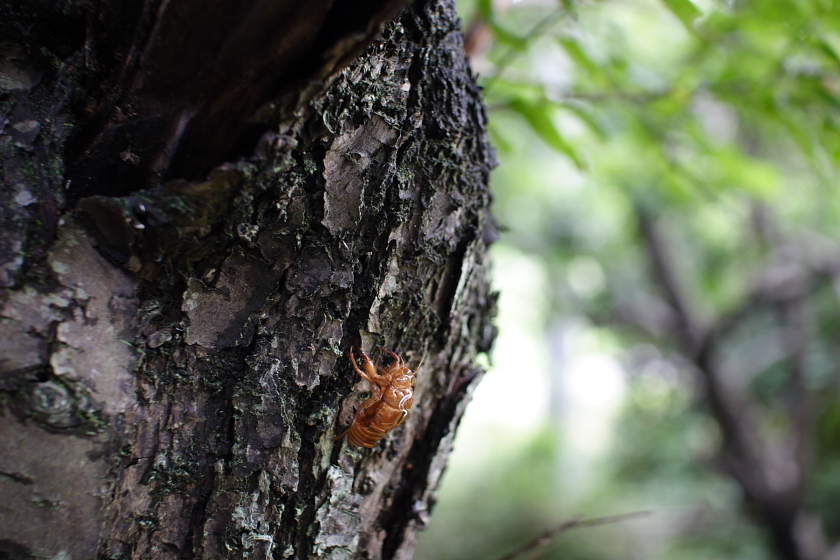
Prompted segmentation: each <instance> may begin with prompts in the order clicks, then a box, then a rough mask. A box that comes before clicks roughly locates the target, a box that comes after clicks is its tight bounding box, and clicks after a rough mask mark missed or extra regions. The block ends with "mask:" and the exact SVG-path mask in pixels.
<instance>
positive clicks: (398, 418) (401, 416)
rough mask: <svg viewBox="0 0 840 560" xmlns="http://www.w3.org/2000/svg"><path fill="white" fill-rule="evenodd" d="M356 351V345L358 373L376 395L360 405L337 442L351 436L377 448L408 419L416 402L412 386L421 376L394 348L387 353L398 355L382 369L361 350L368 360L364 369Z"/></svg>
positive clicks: (352, 440)
mask: <svg viewBox="0 0 840 560" xmlns="http://www.w3.org/2000/svg"><path fill="white" fill-rule="evenodd" d="M382 350H385V348H383V349H382ZM355 351H356V349H355V348H353V347H351V348H350V361H351V362H353V368H355V370H356V373H358V374H359V375H361V376H362V378H363V379H365V380H366V381H367V382H368V383H370V386H371V388H372V389H373V396H372V397H370V398H369V399H367V400H366V401H365V402H363V403H362V404H361V406H359V410H357V411H356V416H355V417H354V418H353V423H352V424H350V427H349V428H347V429H346V430H344V431H343V432H342V433H341V434H339V435H337V436H336V437H335V438H334V441H335V440H339V439H341V438H343V437H344V436H345V435H347V441H349V442H350V444H351V445H358V446H362V447H373V446H374V445H376V442H377V441H379V440H380V439H382V437H383V436H384V435H385V434H387V433H388V432H390V431H391V430H393V429H394V428H396V427H397V426H399V425H400V424H402V423H403V422H405V418H406V416H408V410H409V409H410V408H411V405H412V403H413V402H414V391H413V389H412V387H414V386H415V385H416V384H417V379H416V378H415V377H414V372H412V371H411V370H410V369H408V366H407V365H405V362H403V360H402V358H400V357H399V356H398V355H397V354H395V353H394V352H391V351H390V350H385V352H388V354H390V355H391V357H392V358H394V363H392V364H391V365H389V366H387V367H385V368H381V367H377V366H374V365H373V362H372V361H371V360H370V358H368V355H367V354H365V353H364V351H363V350H361V349H359V354H361V355H362V357H363V358H364V359H365V363H364V367H365V369H364V371H362V370H361V369H360V368H359V365H358V364H357V363H356V357H355V355H354V354H355Z"/></svg>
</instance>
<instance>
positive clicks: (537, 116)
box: [508, 99, 586, 169]
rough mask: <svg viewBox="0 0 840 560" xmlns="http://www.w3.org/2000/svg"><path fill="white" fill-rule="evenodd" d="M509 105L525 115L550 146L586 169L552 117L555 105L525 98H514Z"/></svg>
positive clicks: (532, 127)
mask: <svg viewBox="0 0 840 560" xmlns="http://www.w3.org/2000/svg"><path fill="white" fill-rule="evenodd" d="M508 107H510V109H511V110H512V111H515V112H517V113H519V114H520V115H522V116H523V117H525V120H527V121H528V124H529V125H531V129H532V130H533V131H534V132H536V133H537V135H538V136H539V137H540V138H541V139H542V140H543V142H545V143H546V144H548V145H549V147H551V148H552V149H554V150H556V151H557V152H559V153H561V154H563V155H565V156H568V157H569V159H571V160H572V161H573V162H574V164H575V165H576V166H577V168H578V169H584V168H585V167H586V165H585V163H584V161H583V159H582V158H581V157H580V155H579V154H578V153H577V152H576V151H575V149H574V148H573V147H572V146H571V144H569V143H568V142H566V140H565V139H564V138H563V136H561V135H560V133H559V132H558V131H557V128H556V127H555V126H554V120H553V118H552V117H553V116H554V110H555V107H554V106H553V105H552V104H551V103H549V102H548V101H540V102H537V103H532V102H529V101H526V100H524V99H514V100H512V101H511V102H510V103H509V104H508Z"/></svg>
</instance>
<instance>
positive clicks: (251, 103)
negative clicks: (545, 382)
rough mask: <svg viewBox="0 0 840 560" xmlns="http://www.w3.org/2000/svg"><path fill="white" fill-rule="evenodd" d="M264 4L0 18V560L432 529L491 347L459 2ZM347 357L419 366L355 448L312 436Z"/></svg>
mask: <svg viewBox="0 0 840 560" xmlns="http://www.w3.org/2000/svg"><path fill="white" fill-rule="evenodd" d="M268 4H269V3H259V2H258V3H254V4H253V5H250V6H249V7H247V8H243V10H244V11H243V12H237V11H235V10H234V11H230V10H232V8H231V7H230V6H228V11H225V10H223V9H221V8H220V9H219V12H218V14H217V17H218V18H221V19H214V18H213V17H212V16H211V15H208V14H206V13H201V17H198V16H196V17H195V18H193V17H192V16H191V15H190V14H196V13H198V12H201V11H202V10H201V9H198V8H196V6H198V5H199V3H190V2H171V3H163V4H155V3H144V4H142V5H141V4H132V3H125V4H124V9H123V10H122V11H120V13H119V14H116V13H114V10H116V4H109V3H108V2H101V3H99V4H96V5H94V4H79V5H75V4H74V5H73V6H70V5H67V6H61V5H56V6H49V7H40V8H39V5H35V7H34V8H31V10H32V11H31V12H27V13H20V12H17V11H15V10H13V9H11V8H8V7H6V8H3V7H0V11H2V12H3V13H4V14H5V15H6V16H8V18H10V19H6V22H7V23H5V24H0V25H3V26H6V27H5V28H4V30H5V31H7V33H6V35H7V36H8V37H11V38H13V39H12V40H10V41H9V42H7V43H4V44H3V45H2V52H0V54H2V59H0V126H2V128H0V130H2V135H0V162H2V173H3V181H4V187H3V190H2V193H1V194H2V207H1V208H2V215H0V229H2V236H0V239H2V241H0V289H2V290H3V291H2V296H1V297H2V300H0V301H1V302H2V307H0V344H2V361H0V448H2V449H0V496H2V498H3V499H2V502H3V504H4V505H3V507H0V556H2V555H5V557H9V558H36V557H56V556H57V555H60V554H61V553H62V552H63V553H65V554H67V555H69V556H70V557H72V558H74V559H75V558H93V557H97V558H125V559H128V558H136V559H141V558H143V559H147V558H155V559H158V558H160V559H164V558H165V559H169V558H172V559H176V558H177V559H184V558H409V557H410V554H411V550H412V549H413V546H414V543H415V536H416V532H417V531H418V530H419V529H421V528H422V527H423V526H424V525H425V524H426V522H427V521H428V516H429V509H430V507H431V505H432V502H433V492H434V489H435V487H436V485H437V482H438V480H439V477H440V475H441V473H442V470H443V467H444V465H445V460H446V456H447V455H448V453H449V451H450V448H451V443H452V438H453V436H454V430H455V427H456V426H457V423H458V421H459V419H460V416H461V413H462V412H463V409H464V407H465V406H466V402H467V399H468V395H469V392H470V389H471V387H472V386H473V384H474V383H475V382H476V380H477V379H478V378H479V377H480V375H481V371H480V370H479V369H477V368H476V367H475V366H474V358H475V356H476V354H477V353H480V352H486V351H487V350H488V349H489V347H490V344H491V343H492V339H493V336H494V329H493V327H492V324H491V319H492V316H493V313H494V311H495V298H494V296H493V294H492V293H491V292H490V291H489V281H488V269H487V266H488V263H487V261H486V249H487V245H488V243H489V242H490V241H492V238H493V236H494V229H493V226H492V222H491V219H490V217H489V212H488V206H489V193H488V190H487V181H488V176H489V171H490V169H491V167H492V166H493V165H494V156H493V152H492V149H491V148H490V146H489V143H488V141H487V138H486V136H485V131H484V126H485V115H484V110H483V107H482V105H481V101H480V95H479V91H478V88H477V87H476V85H475V83H474V80H473V78H472V76H471V74H470V71H469V68H468V66H467V62H466V59H465V56H464V53H463V45H462V38H461V33H460V30H459V27H458V22H457V19H456V16H455V12H454V5H453V3H452V2H449V1H440V2H436V1H431V0H430V1H427V2H415V3H414V4H412V5H411V6H409V8H407V9H406V10H405V11H404V12H402V13H401V15H399V16H398V17H397V19H396V20H394V21H391V22H390V23H388V24H387V25H385V26H384V29H382V32H381V34H380V33H379V29H380V27H381V26H382V24H383V23H384V22H385V20H387V19H389V18H390V17H391V16H393V15H395V14H396V13H397V12H398V11H399V9H400V8H401V7H402V3H401V2H365V3H361V4H360V5H363V7H364V9H361V8H360V9H359V10H356V11H354V12H353V14H348V13H347V12H346V11H342V10H343V8H341V7H334V6H332V5H331V4H329V3H324V6H323V7H322V8H323V9H322V11H321V12H318V13H314V12H312V13H310V12H307V10H314V11H315V12H317V6H318V3H317V2H313V3H307V4H306V5H307V6H308V7H307V8H303V7H302V6H303V4H300V6H301V7H297V3H288V2H287V3H283V2H276V3H274V4H272V5H271V6H270V7H269V6H268ZM120 5H121V6H123V4H120ZM38 9H42V10H45V11H44V12H43V13H41V12H38ZM170 10H173V12H171V13H169V11H170ZM196 10H198V12H197V11H196ZM266 10H267V11H268V12H270V14H273V15H270V14H269V15H266V13H267V12H266ZM282 10H287V11H286V12H282ZM278 11H279V12H278ZM280 12H282V13H283V14H285V15H282V17H281V15H278V14H279V13H280ZM303 12H306V13H303ZM293 13H294V16H293V15H292V14H293ZM45 14H46V15H45ZM59 15H60V17H62V18H65V20H64V21H67V22H70V23H73V22H75V23H78V24H80V25H83V26H84V27H85V29H86V30H87V34H80V33H71V32H63V33H64V34H58V35H56V34H53V33H50V32H49V31H50V30H51V29H53V27H54V26H53V25H51V24H49V21H50V18H56V17H59ZM47 16H49V17H47ZM109 18H112V19H110V20H109ZM132 18H133V19H132ZM208 18H209V19H212V20H213V21H215V22H216V26H215V27H213V26H210V27H206V26H207V25H208V23H207V19H208ZM249 18H250V19H249ZM271 18H279V19H277V21H279V22H282V25H280V26H279V27H280V29H279V31H278V33H279V35H277V34H273V33H271V32H270V30H268V29H267V28H266V25H265V22H266V21H273V20H272V19H271ZM284 18H285V19H284ZM295 18H301V19H295ZM223 20H227V23H228V26H227V27H225V26H224V25H223V23H224V21H223ZM316 20H317V21H316ZM249 21H250V22H251V24H249V23H248V22H249ZM292 21H296V22H297V23H296V24H295V25H297V27H295V30H297V31H300V32H301V33H303V30H305V29H308V27H307V25H309V26H311V29H310V30H309V31H307V32H306V33H304V35H305V37H304V38H300V37H299V36H298V35H296V33H297V31H295V32H294V33H293V32H292V31H290V29H291V28H288V29H287V28H286V27H284V26H285V25H292V24H291V22H292ZM9 22H12V23H9ZM255 22H256V23H255ZM304 23H305V24H306V25H304ZM249 25H255V26H256V31H255V35H254V36H256V37H260V35H259V33H263V35H262V36H261V37H262V38H261V39H259V40H258V41H257V40H254V41H252V39H253V37H252V36H251V34H249V33H246V31H247V30H248V29H249V27H248V26H249ZM167 26H175V28H176V29H178V30H179V31H182V32H183V37H184V39H183V41H189V40H191V39H188V38H190V37H198V38H199V39H195V40H196V42H197V44H198V46H196V45H193V46H192V47H191V46H189V45H187V46H184V45H185V43H183V42H181V43H179V42H177V41H175V42H174V43H171V42H169V39H168V38H170V37H174V35H172V34H171V32H168V31H167V29H168V28H167ZM202 26H204V27H202ZM61 29H64V27H61ZM202 29H205V30H206V31H207V35H205V34H204V33H202ZM92 30H99V31H100V33H98V34H94V35H91V31H92ZM118 31H119V32H120V33H121V34H120V33H118ZM243 33H244V34H245V35H247V36H248V37H249V38H248V39H247V40H246V39H243V37H245V35H243ZM214 34H215V35H214ZM48 37H50V38H49V39H48ZM109 37H110V39H109ZM374 38H375V40H374ZM205 39H206V42H208V43H210V42H212V43H213V44H214V45H216V46H217V48H216V50H213V49H212V48H209V47H208V46H207V45H206V44H205V41H204V40H205ZM211 39H212V41H211ZM97 41H99V42H102V43H104V44H109V45H111V47H112V49H111V50H110V51H109V52H107V53H106V52H103V51H102V50H101V49H99V48H98V47H96V46H95V44H96V43H97ZM108 41H111V42H110V43H109V42H108ZM371 41H372V42H371ZM252 43H255V44H256V46H253V45H252ZM287 43H288V44H287ZM292 43H294V44H292ZM267 44H269V45H274V46H273V47H270V48H269V49H268V50H270V51H272V52H274V53H275V56H273V57H272V56H269V55H265V53H264V52H263V49H264V48H265V45H267ZM219 45H223V47H220V46H219ZM231 45H233V46H231ZM278 45H280V46H282V48H281V47H278ZM141 47H142V48H141ZM365 47H366V48H365ZM284 48H285V49H286V50H283V49H284ZM254 52H260V53H263V55H265V56H264V58H263V59H260V58H259V57H256V56H255V57H254V58H251V56H250V54H251V53H254ZM359 52H361V54H360V55H359V56H358V58H355V60H354V61H353V62H351V60H353V58H354V57H355V55H356V54H358V53H359ZM173 53H174V54H173ZM225 53H227V54H225ZM277 53H281V54H280V55H278V54H277ZM282 53H286V54H282ZM288 53H295V54H288ZM179 54H180V55H182V56H181V57H180V58H179V57H178V55H179ZM202 55H203V56H205V58H202ZM226 57H228V58H226ZM284 57H285V58H284ZM94 59H95V60H94ZM280 59H282V61H280ZM155 60H157V61H159V62H158V63H156V64H155V63H153V62H152V61H155ZM168 60H174V61H176V62H177V64H175V63H173V64H174V65H173V66H171V67H166V68H163V66H165V65H166V64H169V63H165V62H160V61H168ZM207 60H211V62H207ZM260 60H262V62H260ZM219 61H222V62H224V64H227V65H230V66H231V67H238V69H237V70H236V72H234V73H233V74H232V75H231V77H230V83H229V82H228V81H225V80H222V79H221V78H220V76H218V75H216V76H205V74H204V70H203V68H205V67H207V66H208V65H209V66H210V67H212V66H213V64H217V65H221V66H220V67H224V64H222V62H219ZM266 61H269V62H266ZM278 61H280V62H282V64H281V63H280V62H278ZM313 61H314V62H313ZM347 64H349V66H348V65H347ZM260 65H261V66H260ZM257 66H259V70H258V71H257V70H254V68H256V67H257ZM342 68H343V70H342ZM265 76H269V77H270V79H268V80H266V79H265ZM186 78H190V80H189V81H190V82H191V83H190V85H189V86H184V87H180V86H179V85H178V84H176V82H177V81H178V79H186ZM249 80H253V81H254V83H255V84H256V85H254V87H256V88H257V89H258V90H259V91H251V90H250V89H249V88H248V87H246V86H248V85H249V83H250V82H249ZM155 83H157V84H158V85H157V86H154V85H153V84H155ZM260 88H262V89H260ZM246 90H247V91H248V92H249V93H248V95H249V96H250V97H248V99H244V98H243V97H242V95H240V93H241V92H244V91H246ZM153 91H154V92H156V93H155V94H154V95H152V94H151V93H150V92H153ZM153 97H154V98H155V99H154V103H152V102H151V101H150V99H152V98H153ZM128 108H131V109H132V110H133V111H134V113H133V114H130V113H129V112H127V110H128ZM185 108H186V109H185ZM225 109H229V111H228V112H227V113H229V114H226V116H225V118H224V119H221V120H220V119H218V118H216V116H218V115H220V114H222V113H225ZM144 111H145V113H144ZM184 111H186V112H184ZM144 115H145V116H144ZM184 115H187V116H188V117H184ZM225 119H229V120H225ZM178 123H180V124H178ZM144 127H146V128H144ZM173 127H174V128H173ZM141 130H145V131H146V132H143V133H142V134H141V133H140V132H138V131H141ZM173 130H174V131H175V132H173ZM155 131H157V132H155ZM160 131H164V132H163V133H160V134H159V132H160ZM243 150H245V152H244V153H246V154H247V155H246V156H244V157H238V156H237V154H239V153H241V152H242V151H243ZM127 166H128V167H127ZM132 166H133V168H134V170H135V172H136V173H132V172H130V170H131V169H132ZM74 183H79V184H76V185H75V186H74ZM74 189H78V190H74ZM351 346H357V347H362V348H364V349H365V350H366V351H367V352H368V353H369V354H370V356H371V357H372V358H373V359H374V360H375V361H383V362H384V361H387V360H388V358H387V355H386V354H385V353H384V352H381V351H380V350H378V349H377V347H378V346H385V347H386V348H388V349H390V350H394V351H396V352H397V353H399V354H400V355H401V356H403V358H405V359H406V361H407V363H408V364H409V366H410V367H411V368H412V369H416V368H417V366H418V364H419V363H420V361H421V360H423V365H422V367H421V368H420V369H419V371H418V375H417V378H418V383H417V387H416V390H415V401H414V403H415V404H414V407H413V409H412V412H411V414H410V415H409V417H408V419H407V421H406V422H405V424H403V425H402V426H400V427H399V428H397V429H396V430H394V431H393V432H392V433H390V434H388V435H387V436H386V437H385V438H384V439H383V440H382V441H380V442H379V443H378V444H377V445H376V446H375V447H374V448H372V449H362V448H353V447H350V446H348V445H347V444H346V442H344V441H339V442H334V441H333V437H334V436H335V435H336V434H337V433H340V431H341V430H342V429H343V428H344V427H345V426H346V425H347V424H348V423H349V422H350V421H351V419H352V417H353V412H354V410H355V407H356V406H358V404H359V403H360V402H361V401H362V400H363V399H364V397H365V396H366V395H367V393H366V391H367V387H366V384H365V383H363V382H359V379H358V376H357V375H356V374H355V372H354V371H353V369H352V366H351V365H350V362H349V359H348V350H349V348H350V347H351Z"/></svg>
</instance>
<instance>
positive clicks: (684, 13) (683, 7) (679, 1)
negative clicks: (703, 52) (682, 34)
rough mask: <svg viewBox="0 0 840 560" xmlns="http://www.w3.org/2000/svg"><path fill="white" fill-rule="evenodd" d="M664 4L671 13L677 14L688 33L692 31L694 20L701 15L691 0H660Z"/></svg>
mask: <svg viewBox="0 0 840 560" xmlns="http://www.w3.org/2000/svg"><path fill="white" fill-rule="evenodd" d="M662 1H663V2H665V5H666V6H667V7H668V9H669V10H671V13H672V14H674V15H675V16H677V19H679V20H680V21H681V22H682V24H683V25H684V26H685V28H686V29H688V31H689V32H690V33H694V26H693V24H694V20H695V19H697V18H698V17H700V16H701V15H702V12H701V11H700V10H699V9H698V8H697V6H695V5H694V3H693V2H691V0H662Z"/></svg>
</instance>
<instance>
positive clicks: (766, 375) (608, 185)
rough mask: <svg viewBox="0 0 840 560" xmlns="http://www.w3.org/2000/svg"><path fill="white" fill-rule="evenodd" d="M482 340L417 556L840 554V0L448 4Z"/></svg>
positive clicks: (834, 559)
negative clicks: (481, 251) (482, 117)
mask: <svg viewBox="0 0 840 560" xmlns="http://www.w3.org/2000/svg"><path fill="white" fill-rule="evenodd" d="M458 5H459V10H460V11H461V14H462V17H463V20H464V27H465V32H466V37H467V49H468V52H469V54H470V56H471V58H472V62H473V67H474V69H475V71H476V72H477V73H478V74H479V75H480V82H481V83H482V85H483V86H484V88H485V95H486V101H487V104H488V107H489V113H490V132H491V135H492V137H493V139H494V142H495V144H496V146H497V149H498V151H499V159H500V165H499V167H498V169H497V170H496V172H495V175H494V177H493V190H494V196H495V202H494V205H495V210H494V212H495V215H496V218H497V221H498V223H499V226H500V227H499V229H500V232H501V239H500V240H499V241H498V242H497V243H496V245H495V246H494V248H493V252H494V260H495V268H496V272H495V276H496V280H497V285H498V289H499V290H500V292H501V302H500V316H499V327H500V331H501V335H500V338H499V340H498V343H497V345H496V348H495V350H494V353H493V355H492V357H491V358H492V359H491V360H490V362H489V363H488V365H491V367H490V372H489V373H488V375H487V377H486V378H485V380H484V381H482V383H481V384H480V385H479V387H478V389H477V390H476V393H475V395H474V402H473V403H472V404H471V405H470V407H469V408H468V410H467V414H466V416H465V418H464V421H463V423H462V427H461V429H460V431H459V434H458V437H457V439H456V441H455V451H454V453H453V455H452V459H451V462H450V466H449V468H448V470H447V473H446V474H445V476H444V480H443V483H442V488H441V492H440V495H439V502H438V504H437V506H436V509H435V511H434V515H433V516H432V519H431V524H430V528H429V530H428V531H427V532H425V533H424V534H423V535H422V537H421V542H420V546H419V548H418V549H417V552H416V555H415V558H416V559H417V560H426V559H435V560H447V559H459V560H470V559H484V560H493V559H496V558H500V557H502V556H503V555H504V554H505V553H508V552H510V551H512V550H514V549H516V548H517V547H518V546H520V545H523V544H525V543H527V542H529V541H530V540H532V539H533V538H534V537H536V536H537V535H539V534H540V533H542V532H543V531H545V530H547V529H550V528H551V527H552V526H556V525H558V524H560V523H562V522H563V521H565V520H568V519H570V518H572V517H573V516H575V515H583V516H584V517H590V518H591V517H599V516H608V515H612V514H616V513H619V512H626V511H640V510H645V511H650V512H651V513H650V515H647V516H645V517H640V518H634V519H632V520H626V521H623V522H620V523H614V524H609V525H604V526H600V527H592V528H579V529H575V530H570V531H568V532H564V533H562V534H561V535H559V536H558V537H556V538H555V539H552V540H551V542H550V543H548V544H547V545H546V546H542V547H538V548H537V549H535V551H531V552H529V554H530V556H529V555H523V556H522V558H528V557H537V556H539V557H542V558H564V559H575V558H580V559H593V560H600V559H605V560H606V559H619V558H621V559H629V558H639V559H642V558H644V559H654V558H669V559H671V558H676V559H686V560H688V559H692V560H693V559H700V558H703V559H707V558H738V559H752V558H755V559H763V558H779V559H786V560H787V559H790V560H800V559H803V560H804V559H825V560H838V559H840V546H838V542H839V541H840V377H838V364H840V348H838V342H840V219H838V218H840V197H838V195H837V178H838V163H840V159H839V158H840V134H838V131H840V72H838V70H840V5H838V0H521V1H519V2H514V1H513V0H507V1H501V0H459V2H458Z"/></svg>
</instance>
